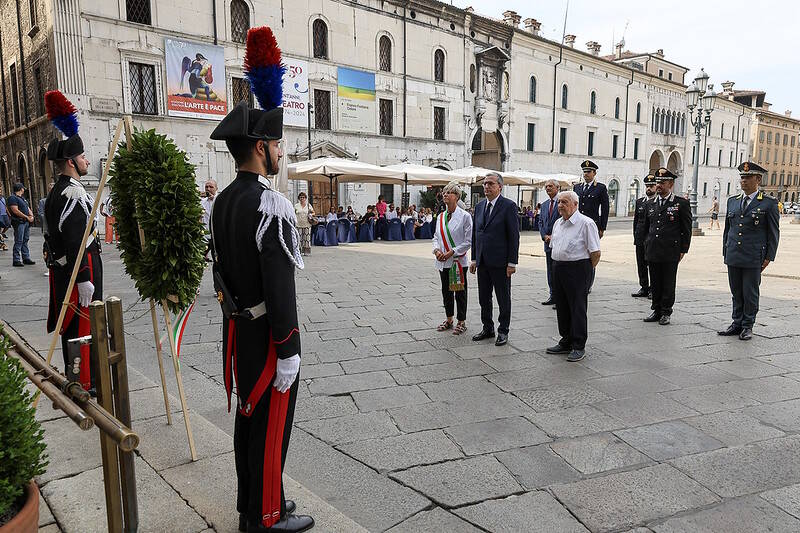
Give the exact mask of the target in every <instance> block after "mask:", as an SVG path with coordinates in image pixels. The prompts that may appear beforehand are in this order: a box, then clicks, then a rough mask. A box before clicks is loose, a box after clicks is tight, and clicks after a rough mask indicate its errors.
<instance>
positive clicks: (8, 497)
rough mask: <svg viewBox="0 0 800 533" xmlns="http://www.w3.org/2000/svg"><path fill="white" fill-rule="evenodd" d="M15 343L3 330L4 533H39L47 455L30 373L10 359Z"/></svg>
mask: <svg viewBox="0 0 800 533" xmlns="http://www.w3.org/2000/svg"><path fill="white" fill-rule="evenodd" d="M10 345H11V343H10V342H9V340H8V339H7V338H6V337H5V335H3V331H2V329H0V533H10V532H12V531H13V532H14V533H28V532H31V533H36V531H37V530H38V528H39V488H38V487H37V486H36V483H35V482H34V481H33V478H34V477H36V476H38V475H40V474H43V473H44V472H45V467H46V466H47V455H46V454H45V453H44V451H45V444H44V439H43V431H42V427H41V425H40V424H39V422H38V421H37V420H36V417H35V412H36V411H35V409H34V408H33V406H32V405H31V399H32V394H31V393H30V391H28V390H27V389H26V388H25V383H26V381H27V377H28V376H27V373H26V372H25V370H24V369H23V368H22V365H21V364H20V363H19V361H17V360H16V359H15V358H13V357H11V356H10V355H8V350H9V348H10Z"/></svg>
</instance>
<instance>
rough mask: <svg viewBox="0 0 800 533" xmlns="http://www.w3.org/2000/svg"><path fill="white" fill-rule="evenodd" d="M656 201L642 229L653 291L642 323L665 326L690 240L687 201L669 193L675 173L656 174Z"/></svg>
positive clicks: (690, 218)
mask: <svg viewBox="0 0 800 533" xmlns="http://www.w3.org/2000/svg"><path fill="white" fill-rule="evenodd" d="M655 176H656V193H657V194H656V198H655V200H653V203H652V204H650V205H649V206H648V208H647V218H646V219H645V223H644V229H645V233H646V234H647V238H646V240H645V255H644V258H645V260H646V261H647V266H648V268H649V269H650V288H651V289H652V291H653V304H652V306H651V307H652V309H653V312H652V314H650V316H648V317H647V318H645V319H644V321H645V322H658V323H659V324H661V325H662V326H666V325H667V324H669V322H670V317H671V316H672V306H673V304H674V303H675V280H676V278H677V276H678V263H679V262H680V260H681V259H683V256H684V255H685V254H686V252H688V251H689V243H690V242H691V240H692V212H691V209H690V207H689V200H687V199H686V198H683V197H681V196H677V195H676V194H675V193H673V192H672V188H673V187H674V185H675V178H676V176H675V174H673V173H672V172H670V171H669V170H667V169H666V168H659V169H658V170H657V171H656V173H655Z"/></svg>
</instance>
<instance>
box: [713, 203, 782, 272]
mask: <svg viewBox="0 0 800 533" xmlns="http://www.w3.org/2000/svg"><path fill="white" fill-rule="evenodd" d="M742 198H744V193H742V194H739V195H737V196H731V197H730V198H728V212H727V216H726V217H725V230H724V231H723V233H722V257H723V258H724V259H725V264H726V265H729V266H734V267H740V268H761V264H762V263H763V262H764V259H769V260H770V261H774V260H775V254H776V253H777V252H778V240H779V239H780V228H779V223H780V215H779V214H778V202H776V201H775V199H774V198H772V197H770V196H767V195H765V194H764V193H763V192H761V191H759V192H758V194H756V196H755V198H753V200H752V201H751V202H749V203H748V204H747V208H746V209H745V210H744V213H743V212H742Z"/></svg>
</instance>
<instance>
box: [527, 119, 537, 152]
mask: <svg viewBox="0 0 800 533" xmlns="http://www.w3.org/2000/svg"><path fill="white" fill-rule="evenodd" d="M527 149H528V151H529V152H533V151H534V150H535V149H536V124H528V146H527Z"/></svg>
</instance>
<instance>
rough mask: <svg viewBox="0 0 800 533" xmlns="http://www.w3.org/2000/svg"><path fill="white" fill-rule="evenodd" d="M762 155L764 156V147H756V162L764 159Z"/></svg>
mask: <svg viewBox="0 0 800 533" xmlns="http://www.w3.org/2000/svg"><path fill="white" fill-rule="evenodd" d="M763 156H764V149H763V148H759V149H758V162H759V163H761V162H762V161H763V160H764V157H763Z"/></svg>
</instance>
